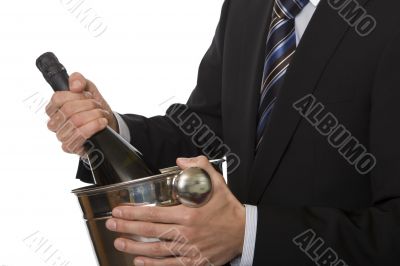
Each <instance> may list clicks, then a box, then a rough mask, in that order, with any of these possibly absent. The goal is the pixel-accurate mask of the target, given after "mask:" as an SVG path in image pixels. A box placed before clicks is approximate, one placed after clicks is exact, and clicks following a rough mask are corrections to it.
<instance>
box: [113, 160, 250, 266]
mask: <svg viewBox="0 0 400 266" xmlns="http://www.w3.org/2000/svg"><path fill="white" fill-rule="evenodd" d="M177 164H178V166H180V167H181V168H182V169H185V168H188V167H201V168H203V169H204V170H206V171H207V172H208V174H209V175H210V176H211V179H212V182H213V196H212V198H211V199H210V201H209V202H208V203H207V204H206V205H204V206H202V207H200V208H188V207H185V206H183V205H179V206H174V207H146V206H136V207H132V206H121V207H117V208H115V209H114V210H113V213H112V214H113V218H111V219H109V220H108V221H107V223H106V226H107V228H108V229H109V230H111V231H117V232H120V233H124V234H133V235H138V236H144V237H150V238H154V237H155V238H160V239H161V241H160V242H155V243H142V242H136V241H133V240H130V239H126V238H118V239H116V240H115V243H114V246H115V248H116V249H118V250H120V251H123V252H126V253H130V254H133V255H136V256H137V257H136V258H135V261H134V263H135V265H160V266H169V265H182V264H183V265H209V264H210V263H211V264H214V265H223V264H225V263H227V262H229V261H231V260H232V259H234V258H235V257H237V256H238V255H240V254H241V252H242V248H243V241H244V231H245V220H246V213H245V208H244V206H243V205H242V204H241V203H240V202H239V201H238V200H237V199H236V198H235V197H234V196H233V194H232V193H231V192H230V190H229V189H228V187H227V185H226V184H225V181H224V179H223V176H221V175H220V174H219V173H218V172H217V171H215V169H214V168H213V166H212V165H211V164H210V163H209V162H208V160H207V158H206V157H204V156H200V157H197V158H191V159H182V158H181V159H178V160H177ZM160 257H168V258H160Z"/></svg>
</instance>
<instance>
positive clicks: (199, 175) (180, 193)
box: [173, 167, 212, 208]
mask: <svg viewBox="0 0 400 266" xmlns="http://www.w3.org/2000/svg"><path fill="white" fill-rule="evenodd" d="M173 191H174V194H175V195H176V198H177V199H178V200H179V201H180V202H181V203H182V204H183V205H185V206H188V207H192V208H196V207H201V206H202V205H203V204H205V203H206V202H208V200H209V199H210V198H211V194H212V183H211V178H210V176H209V175H208V174H207V172H206V171H204V170H203V169H201V168H198V167H193V168H188V169H185V170H183V171H182V172H180V173H179V174H178V175H177V176H176V177H175V178H174V179H173Z"/></svg>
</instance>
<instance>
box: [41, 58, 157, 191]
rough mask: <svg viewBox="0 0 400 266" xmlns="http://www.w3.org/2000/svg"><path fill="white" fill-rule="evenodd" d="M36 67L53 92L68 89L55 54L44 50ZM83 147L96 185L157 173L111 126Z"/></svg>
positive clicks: (65, 74) (65, 77) (61, 67)
mask: <svg viewBox="0 0 400 266" xmlns="http://www.w3.org/2000/svg"><path fill="white" fill-rule="evenodd" d="M36 66H37V67H38V68H39V70H40V71H41V72H42V74H43V76H44V78H45V79H46V81H47V82H48V83H49V84H50V86H51V87H52V88H53V90H54V91H68V90H69V83H68V74H67V71H66V69H65V68H64V66H63V65H62V64H61V63H60V62H59V61H58V59H57V57H56V56H55V55H54V54H53V53H51V52H48V53H44V54H43V55H41V56H40V57H39V58H38V59H37V60H36ZM84 148H85V150H86V152H87V156H88V159H89V163H90V169H91V171H92V174H93V179H94V181H95V184H96V185H100V186H102V185H110V184H115V183H119V182H125V181H129V180H133V179H137V178H142V177H146V176H151V175H155V174H159V171H158V170H157V169H155V168H153V167H150V166H149V165H150V164H148V163H146V162H145V161H144V159H143V158H142V156H141V155H140V152H139V151H138V150H136V149H135V148H134V147H133V146H132V145H130V143H128V142H127V141H126V140H125V139H123V138H122V137H121V136H120V135H119V134H118V133H116V132H115V131H114V130H113V129H111V128H110V127H108V126H107V127H106V128H105V129H104V130H102V131H100V132H98V133H96V134H95V135H93V136H92V137H91V138H90V139H88V140H87V141H86V142H85V144H84Z"/></svg>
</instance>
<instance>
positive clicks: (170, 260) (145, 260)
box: [133, 257, 212, 266]
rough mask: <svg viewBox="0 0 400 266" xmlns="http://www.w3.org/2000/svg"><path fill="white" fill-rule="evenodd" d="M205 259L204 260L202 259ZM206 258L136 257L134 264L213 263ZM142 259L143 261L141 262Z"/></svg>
mask: <svg viewBox="0 0 400 266" xmlns="http://www.w3.org/2000/svg"><path fill="white" fill-rule="evenodd" d="M202 260H203V261H202ZM206 260H207V259H206V258H198V259H192V258H187V257H171V258H165V259H153V258H148V257H136V258H135V260H134V263H133V265H143V266H193V265H196V266H197V265H198V266H208V265H212V264H211V263H208V262H206ZM139 261H141V263H139Z"/></svg>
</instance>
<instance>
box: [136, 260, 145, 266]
mask: <svg viewBox="0 0 400 266" xmlns="http://www.w3.org/2000/svg"><path fill="white" fill-rule="evenodd" d="M135 266H144V261H142V260H141V259H135Z"/></svg>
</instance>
